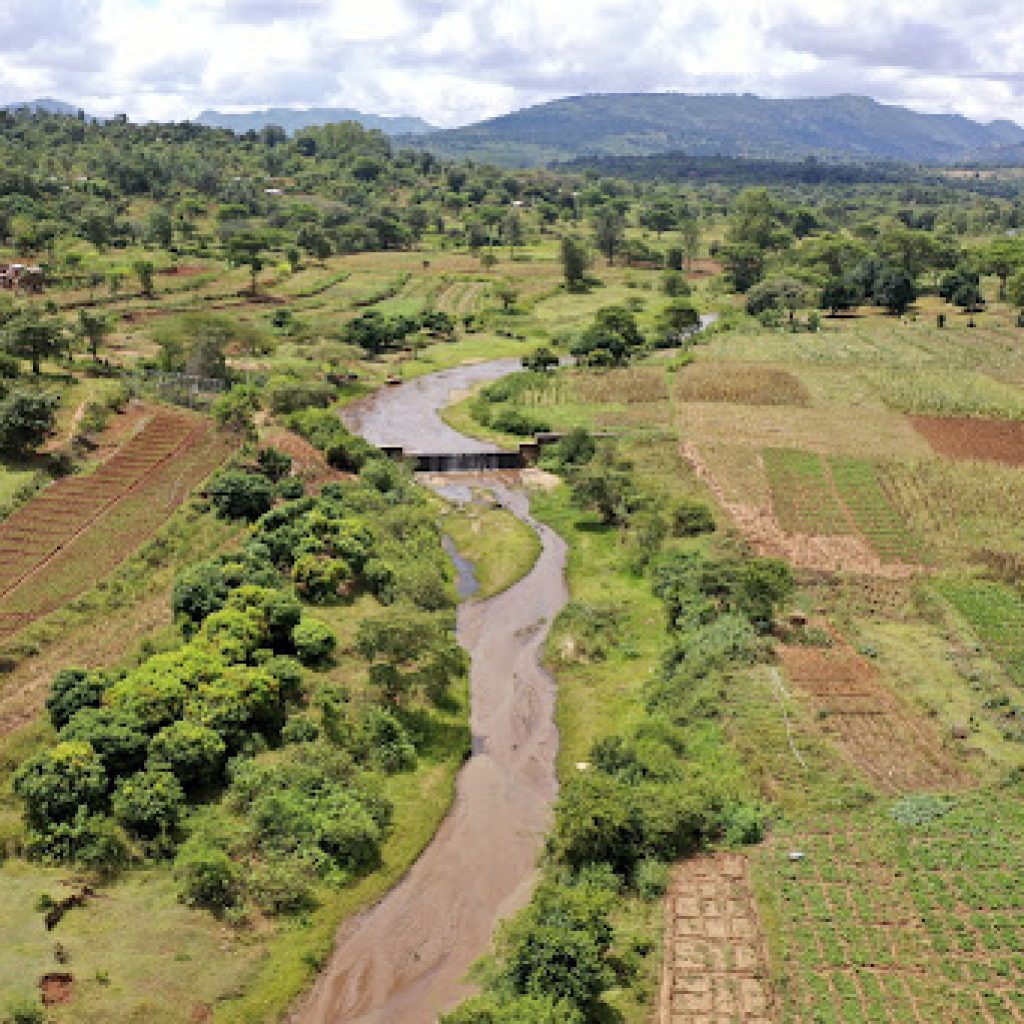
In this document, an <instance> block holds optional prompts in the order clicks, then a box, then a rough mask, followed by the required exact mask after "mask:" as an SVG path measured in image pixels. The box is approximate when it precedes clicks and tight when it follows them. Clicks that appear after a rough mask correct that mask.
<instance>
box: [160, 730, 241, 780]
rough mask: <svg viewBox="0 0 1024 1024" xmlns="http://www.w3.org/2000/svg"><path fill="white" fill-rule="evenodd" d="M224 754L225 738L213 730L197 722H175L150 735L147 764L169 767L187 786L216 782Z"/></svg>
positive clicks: (225, 749)
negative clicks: (151, 736)
mask: <svg viewBox="0 0 1024 1024" xmlns="http://www.w3.org/2000/svg"><path fill="white" fill-rule="evenodd" d="M226 756H227V747H226V746H225V744H224V741H223V740H222V739H221V738H220V736H218V735H217V733H215V732H214V731H213V730H212V729H209V728H207V727H206V726H204V725H199V724H197V723H196V722H185V721H182V722H174V723H173V724H171V725H169V726H167V727H166V728H164V729H161V730H160V732H158V733H157V734H156V735H155V736H154V737H153V740H152V742H151V743H150V745H149V757H148V759H147V766H148V767H149V768H151V769H157V768H161V767H166V768H168V769H169V770H170V771H171V772H172V773H173V774H174V777H175V778H176V779H177V780H178V781H179V782H180V783H181V785H182V786H184V787H186V788H189V787H191V786H203V785H207V784H209V783H212V782H216V781H217V780H218V779H219V778H220V776H221V772H222V771H223V769H224V759H225V757H226Z"/></svg>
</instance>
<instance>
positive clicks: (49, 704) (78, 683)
mask: <svg viewBox="0 0 1024 1024" xmlns="http://www.w3.org/2000/svg"><path fill="white" fill-rule="evenodd" d="M109 685H110V682H109V680H108V678H107V677H106V676H105V675H104V674H103V673H102V672H95V671H89V670H87V669H83V668H63V669H61V670H60V671H59V672H58V673H57V674H56V675H55V676H54V677H53V682H52V683H50V693H49V696H48V697H47V698H46V710H47V712H49V715H50V721H51V722H52V723H53V727H54V729H63V728H64V726H65V725H67V724H68V722H70V721H71V719H72V718H73V717H74V716H75V715H76V714H77V713H78V712H79V711H81V710H82V709H83V708H98V707H99V706H100V704H101V703H102V701H103V694H104V693H105V692H106V690H107V687H108V686H109Z"/></svg>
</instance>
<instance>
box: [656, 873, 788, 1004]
mask: <svg viewBox="0 0 1024 1024" xmlns="http://www.w3.org/2000/svg"><path fill="white" fill-rule="evenodd" d="M772 1004H773V996H772V991H771V985H770V983H769V981H768V972H767V966H766V959H765V954H764V943H763V940H762V937H761V931H760V925H759V922H758V915H757V908H756V906H755V904H754V898H753V893H752V892H751V888H750V881H749V878H748V872H747V861H746V858H745V857H743V856H742V855H740V854H735V853H719V854H712V855H708V856H702V857H693V858H691V859H690V860H684V861H682V862H680V863H679V864H677V865H676V866H675V868H674V869H673V872H672V882H671V885H670V887H669V892H668V896H667V899H666V920H665V960H664V965H663V973H662V990H661V1007H660V1017H659V1020H660V1024H683V1022H686V1024H690V1022H693V1024H696V1022H698V1021H700V1022H701V1024H769V1022H770V1021H771V1020H772V1019H773V1017H774V1014H773V1012H772Z"/></svg>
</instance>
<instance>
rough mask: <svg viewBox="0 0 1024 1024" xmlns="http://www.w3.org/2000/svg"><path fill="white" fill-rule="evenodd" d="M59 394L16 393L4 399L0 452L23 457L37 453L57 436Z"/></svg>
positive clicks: (1, 403)
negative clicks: (51, 437)
mask: <svg viewBox="0 0 1024 1024" xmlns="http://www.w3.org/2000/svg"><path fill="white" fill-rule="evenodd" d="M59 404H60V400H59V399H58V398H57V396H56V395H49V394H45V393H43V392H38V391H12V392H11V393H10V394H9V395H7V397H6V398H4V399H2V400H0V452H3V453H4V454H5V455H10V456H13V457H15V458H21V457H23V456H25V455H28V454H29V453H30V452H33V451H35V449H36V448H38V447H39V445H41V444H42V443H43V441H45V440H46V438H47V437H49V436H50V434H52V433H53V425H54V423H55V422H56V415H57V406H58V405H59Z"/></svg>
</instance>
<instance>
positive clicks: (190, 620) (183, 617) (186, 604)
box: [171, 562, 228, 633]
mask: <svg viewBox="0 0 1024 1024" xmlns="http://www.w3.org/2000/svg"><path fill="white" fill-rule="evenodd" d="M227 599H228V585H227V583H226V581H225V579H224V573H223V570H222V569H221V568H220V566H218V565H217V564H215V563H213V562H200V563H199V564H198V565H191V566H189V567H188V568H186V569H184V570H182V571H181V572H180V573H179V574H178V576H177V577H176V578H175V580H174V589H173V590H172V591H171V611H172V612H173V614H174V617H175V619H177V620H180V621H181V622H182V624H183V627H184V629H185V632H186V633H191V632H193V631H194V630H195V629H196V628H197V627H198V626H200V625H201V624H202V622H203V620H204V619H205V618H206V617H207V616H209V615H212V614H213V613H214V612H216V611H220V609H221V608H223V607H224V604H225V603H226V601H227Z"/></svg>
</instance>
